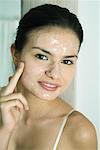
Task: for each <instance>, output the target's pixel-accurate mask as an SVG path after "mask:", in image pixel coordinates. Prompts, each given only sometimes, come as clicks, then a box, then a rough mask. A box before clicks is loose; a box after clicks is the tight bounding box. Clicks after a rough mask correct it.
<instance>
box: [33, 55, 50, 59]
mask: <svg viewBox="0 0 100 150" xmlns="http://www.w3.org/2000/svg"><path fill="white" fill-rule="evenodd" d="M35 57H36V58H38V59H40V60H48V58H47V56H45V55H42V54H36V55H35Z"/></svg>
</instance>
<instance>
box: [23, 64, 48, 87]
mask: <svg viewBox="0 0 100 150" xmlns="http://www.w3.org/2000/svg"><path fill="white" fill-rule="evenodd" d="M44 72H45V66H43V65H41V64H40V63H39V64H38V63H33V62H25V68H24V72H23V75H22V82H23V84H24V85H26V86H28V85H29V86H30V87H31V88H32V87H33V86H34V84H36V83H37V81H38V80H39V79H40V78H43V75H44Z"/></svg>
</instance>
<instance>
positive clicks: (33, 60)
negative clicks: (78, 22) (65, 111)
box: [21, 27, 79, 100]
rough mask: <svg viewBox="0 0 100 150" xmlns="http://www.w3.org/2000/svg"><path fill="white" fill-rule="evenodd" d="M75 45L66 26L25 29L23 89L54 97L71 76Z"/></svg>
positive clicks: (65, 85) (45, 98) (75, 55)
mask: <svg viewBox="0 0 100 150" xmlns="http://www.w3.org/2000/svg"><path fill="white" fill-rule="evenodd" d="M78 49H79V40H78V38H77V36H76V34H75V33H74V32H72V31H71V30H69V29H63V28H60V27H46V28H44V29H41V30H39V31H32V32H31V33H29V34H28V41H27V43H26V45H25V46H24V48H23V50H22V53H21V60H22V61H23V62H24V63H25V68H24V72H23V75H22V77H21V82H22V84H23V86H24V87H25V89H27V90H28V91H29V92H31V93H32V94H33V95H35V96H36V97H38V98H39V99H42V100H53V99H55V98H56V97H58V96H59V95H60V94H61V93H62V91H64V90H65V89H66V88H67V87H68V86H69V84H70V82H71V80H72V78H73V75H74V71H75V64H76V60H77V52H78Z"/></svg>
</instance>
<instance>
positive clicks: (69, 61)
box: [61, 60, 74, 65]
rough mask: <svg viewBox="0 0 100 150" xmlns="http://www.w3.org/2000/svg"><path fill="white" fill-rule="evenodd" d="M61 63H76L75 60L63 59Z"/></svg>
mask: <svg viewBox="0 0 100 150" xmlns="http://www.w3.org/2000/svg"><path fill="white" fill-rule="evenodd" d="M61 63H63V64H66V65H72V64H74V62H73V61H71V60H63V61H62V62H61Z"/></svg>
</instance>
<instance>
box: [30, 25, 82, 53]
mask: <svg viewBox="0 0 100 150" xmlns="http://www.w3.org/2000/svg"><path fill="white" fill-rule="evenodd" d="M77 41H78V43H79V40H78V38H77V36H76V35H75V33H73V31H71V30H69V29H62V28H59V27H51V28H44V29H42V30H39V31H37V32H33V42H34V43H33V45H34V46H37V47H41V48H44V49H47V50H53V51H54V52H56V51H58V50H61V51H63V53H65V52H66V51H68V50H69V49H72V50H77V49H78V46H77ZM48 47H49V49H48Z"/></svg>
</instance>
